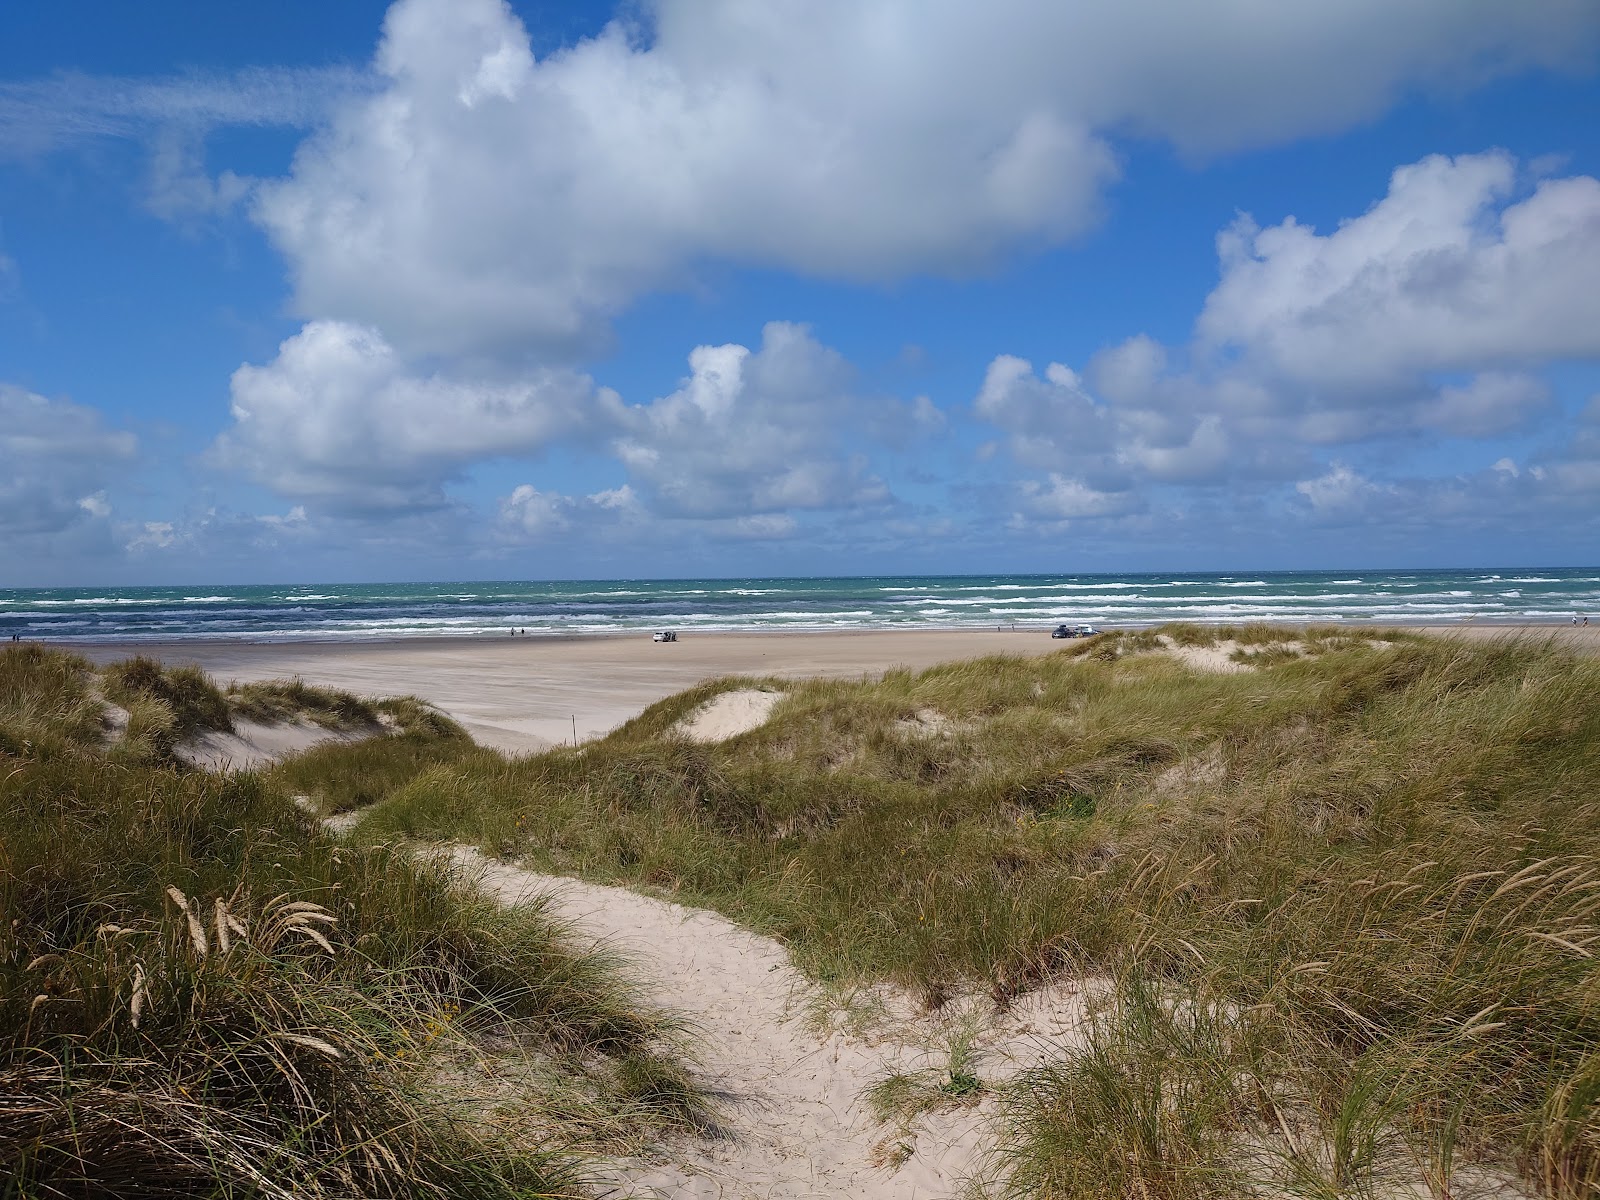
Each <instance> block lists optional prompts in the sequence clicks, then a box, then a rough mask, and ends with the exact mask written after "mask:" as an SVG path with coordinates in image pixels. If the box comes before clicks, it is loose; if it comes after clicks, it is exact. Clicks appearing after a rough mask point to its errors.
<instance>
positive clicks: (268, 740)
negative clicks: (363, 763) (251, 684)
mask: <svg viewBox="0 0 1600 1200" xmlns="http://www.w3.org/2000/svg"><path fill="white" fill-rule="evenodd" d="M373 734H374V731H373V730H371V729H354V730H351V729H326V728H324V727H323V726H321V725H314V724H312V723H311V722H310V721H284V722H280V723H276V724H271V725H267V724H263V723H261V722H259V721H241V720H235V721H234V723H233V732H232V733H222V732H221V731H218V730H206V731H205V732H202V733H198V734H196V735H194V736H193V737H191V738H188V739H186V740H185V741H184V742H182V743H181V744H180V745H178V746H177V747H175V748H174V751H173V752H174V753H175V754H176V755H177V756H178V757H179V758H181V759H183V761H184V762H186V763H188V764H189V765H190V766H191V767H199V768H200V769H201V770H203V771H213V772H222V771H249V770H253V769H254V768H256V767H265V766H270V765H271V764H272V763H275V762H277V761H278V760H279V759H283V758H288V757H289V756H290V755H292V754H300V753H302V752H303V751H306V750H309V749H311V748H312V747H313V746H320V745H322V744H323V743H325V742H359V741H363V740H364V739H366V738H369V737H372V736H373Z"/></svg>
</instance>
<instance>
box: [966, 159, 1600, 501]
mask: <svg viewBox="0 0 1600 1200" xmlns="http://www.w3.org/2000/svg"><path fill="white" fill-rule="evenodd" d="M1218 248H1219V253H1220V265H1221V275H1220V279H1219V281H1218V283H1217V286H1216V288H1215V289H1214V290H1213V291H1212V293H1211V295H1210V296H1209V297H1208V298H1207V300H1206V303H1205V305H1204V308H1203V310H1202V311H1201V313H1200V314H1199V316H1198V318H1197V320H1196V325H1195V340H1194V342H1193V344H1192V345H1191V346H1189V347H1186V348H1183V349H1182V350H1178V351H1173V350H1169V349H1168V348H1167V347H1164V346H1161V345H1160V344H1158V343H1156V342H1154V341H1153V340H1151V339H1149V338H1147V337H1135V338H1132V339H1130V340H1129V341H1127V342H1125V343H1123V344H1121V345H1119V346H1115V347H1111V348H1109V349H1108V350H1106V351H1104V352H1102V353H1101V354H1099V355H1097V356H1096V357H1095V358H1094V359H1093V360H1092V361H1091V362H1090V363H1089V364H1088V367H1087V368H1086V370H1085V371H1084V372H1083V374H1081V375H1080V374H1079V373H1078V372H1077V371H1074V370H1072V369H1071V368H1069V367H1067V366H1065V365H1062V364H1059V363H1053V364H1050V365H1049V366H1048V367H1047V369H1046V370H1045V371H1044V373H1043V375H1042V376H1041V375H1039V374H1037V373H1036V372H1035V371H1034V369H1033V367H1032V365H1031V364H1029V363H1027V362H1024V361H1022V360H1020V359H1016V358H1013V357H1010V356H1005V355H1002V356H1000V357H998V358H996V359H995V360H994V362H993V363H992V364H991V365H990V368H989V372H988V375H987V377H986V379H985V382H984V385H983V388H982V389H981V391H980V393H979V395H978V397H977V400H976V405H975V408H976V412H977V415H978V416H979V417H981V418H983V419H984V420H986V421H988V422H989V423H991V424H993V425H994V426H996V427H997V428H998V429H1000V430H1001V431H1002V432H1003V433H1004V434H1005V435H1006V441H1005V444H1006V446H1007V447H1008V449H1009V451H1010V453H1011V456H1012V457H1013V458H1014V459H1015V460H1016V461H1017V462H1018V463H1020V464H1021V465H1023V466H1025V467H1030V468H1034V469H1042V470H1046V471H1048V472H1050V473H1051V474H1050V476H1049V479H1050V482H1049V483H1048V485H1046V484H1043V483H1032V484H1030V485H1027V486H1025V487H1024V488H1023V489H1022V491H1021V493H1020V496H1019V503H1021V504H1023V506H1024V507H1025V508H1029V509H1032V510H1040V509H1041V506H1042V508H1043V509H1044V510H1048V509H1050V508H1051V505H1050V504H1046V503H1044V499H1045V498H1046V497H1066V498H1067V499H1068V500H1070V501H1072V503H1071V504H1070V505H1067V507H1075V509H1076V511H1077V512H1078V514H1079V515H1093V514H1094V513H1096V512H1100V511H1105V512H1110V511H1118V510H1119V505H1118V504H1116V503H1113V502H1112V501H1111V500H1096V501H1089V500H1085V499H1084V497H1085V496H1092V495H1098V494H1100V493H1104V494H1106V495H1108V496H1111V497H1116V496H1119V495H1123V494H1124V493H1130V492H1131V491H1133V490H1134V489H1148V488H1150V487H1156V486H1160V485H1164V484H1171V483H1190V484H1221V483H1230V482H1232V483H1237V482H1239V481H1241V480H1244V479H1249V478H1255V479H1258V480H1272V479H1274V478H1276V479H1279V480H1285V479H1289V480H1298V483H1297V486H1296V487H1295V489H1294V492H1295V494H1297V495H1298V497H1299V498H1300V499H1301V500H1302V501H1303V503H1305V504H1306V505H1307V506H1308V508H1309V511H1310V512H1311V513H1312V514H1313V515H1315V516H1317V517H1318V518H1332V517H1335V516H1342V517H1344V518H1354V517H1358V516H1361V515H1363V514H1365V515H1370V514H1371V512H1373V511H1375V510H1376V509H1377V508H1379V507H1382V506H1384V505H1386V504H1387V505H1391V506H1392V505H1395V504H1398V503H1400V502H1401V501H1402V500H1404V501H1407V502H1410V503H1413V504H1414V505H1416V506H1419V507H1418V511H1432V508H1430V506H1434V507H1437V509H1438V511H1440V512H1444V511H1448V512H1449V513H1450V514H1451V515H1452V516H1457V517H1459V516H1460V515H1461V514H1462V513H1463V512H1465V511H1467V510H1468V509H1470V508H1471V507H1472V505H1471V504H1470V503H1468V502H1467V501H1466V500H1465V499H1464V498H1463V497H1464V496H1466V495H1468V494H1470V493H1471V492H1472V491H1474V490H1475V491H1476V492H1477V493H1478V494H1479V495H1481V496H1482V497H1483V501H1484V502H1483V505H1481V506H1480V515H1481V511H1482V510H1484V509H1487V508H1489V507H1494V506H1499V508H1500V511H1502V512H1503V511H1507V510H1506V509H1505V505H1506V504H1507V503H1508V498H1515V499H1516V500H1517V508H1516V511H1518V512H1522V513H1524V515H1525V514H1526V512H1527V505H1528V504H1531V503H1533V502H1534V501H1535V500H1537V499H1538V498H1539V497H1541V496H1542V497H1543V498H1544V501H1545V502H1546V503H1547V504H1551V505H1559V504H1562V503H1569V502H1571V501H1573V500H1575V499H1577V498H1578V497H1580V496H1588V495H1590V494H1591V493H1592V492H1593V491H1594V490H1595V485H1596V483H1597V482H1600V481H1597V480H1596V478H1595V476H1596V472H1595V471H1594V470H1593V469H1592V465H1590V464H1591V460H1592V458H1593V457H1594V455H1593V451H1594V448H1595V447H1594V445H1593V442H1594V439H1593V436H1592V434H1591V433H1590V432H1589V431H1588V425H1587V423H1585V422H1586V421H1587V419H1585V422H1580V423H1579V424H1578V425H1576V426H1568V427H1566V431H1565V433H1561V432H1560V430H1561V428H1562V423H1561V420H1560V416H1559V413H1557V411H1556V406H1555V404H1554V401H1553V398H1552V389H1551V387H1550V384H1549V381H1548V379H1547V378H1546V375H1545V372H1546V370H1547V368H1549V367H1550V366H1552V365H1554V364H1558V363H1561V362H1595V361H1597V360H1600V289H1597V288H1596V287H1595V285H1594V280H1596V279H1600V181H1597V180H1595V179H1593V178H1590V177H1588V176H1574V177H1570V178H1564V179H1528V178H1526V177H1525V176H1522V175H1519V172H1518V168H1517V164H1516V162H1515V161H1514V160H1513V159H1512V158H1511V157H1510V156H1508V155H1506V154H1503V153H1489V154H1482V155H1472V156H1463V157H1460V158H1454V159H1452V158H1446V157H1442V156H1434V157H1430V158H1427V159H1424V160H1422V161H1421V162H1418V163H1415V164H1412V165H1409V166H1405V167H1402V168H1400V169H1399V170H1397V171H1395V172H1394V175H1393V178H1392V179H1391V181H1390V186H1389V190H1388V193H1387V195H1385V196H1384V197H1383V198H1382V199H1381V200H1379V201H1378V202H1377V203H1376V204H1374V205H1373V206H1372V207H1371V208H1370V209H1369V210H1368V211H1367V212H1365V213H1363V214H1362V215H1360V216H1358V217H1355V218H1353V219H1350V220H1347V221H1345V222H1343V223H1341V224H1340V225H1339V226H1338V228H1336V229H1334V230H1332V231H1329V232H1326V233H1319V232H1318V231H1317V230H1315V229H1312V228H1309V227H1307V226H1305V225H1302V224H1300V223H1298V222H1297V221H1295V220H1294V219H1293V218H1292V217H1291V218H1287V219H1285V220H1283V221H1281V222H1280V223H1279V224H1277V225H1274V226H1271V227H1268V228H1261V227H1259V226H1257V225H1256V224H1255V223H1254V222H1253V221H1252V220H1250V219H1249V218H1247V217H1246V218H1241V220H1240V221H1239V222H1238V223H1237V224H1235V225H1234V226H1233V227H1232V228H1230V229H1228V230H1225V231H1224V232H1223V234H1222V235H1221V236H1220V237H1219V239H1218ZM1541 422H1544V423H1545V424H1546V425H1548V426H1550V430H1549V432H1550V433H1551V435H1552V437H1554V438H1555V441H1554V442H1553V443H1551V444H1547V445H1546V447H1545V448H1544V450H1542V451H1541V455H1542V457H1543V460H1544V461H1542V462H1541V463H1536V464H1534V466H1533V469H1531V470H1529V471H1527V472H1522V471H1520V470H1518V469H1517V468H1516V465H1515V464H1513V463H1510V462H1509V460H1507V463H1506V464H1505V465H1504V466H1502V467H1500V468H1499V469H1496V470H1492V471H1491V470H1488V469H1487V468H1486V473H1485V474H1484V475H1483V476H1482V477H1481V478H1479V479H1478V480H1476V482H1475V483H1474V484H1473V485H1472V486H1471V487H1467V486H1466V485H1461V484H1459V481H1457V482H1455V483H1447V482H1437V483H1434V484H1427V483H1425V482H1422V481H1417V482H1415V484H1414V486H1409V487H1408V488H1398V489H1397V488H1396V487H1393V486H1390V485H1389V484H1382V483H1375V482H1373V481H1372V480H1370V479H1368V478H1366V477H1365V476H1363V475H1362V474H1361V473H1360V472H1359V471H1358V470H1357V469H1356V468H1355V467H1354V466H1353V465H1352V464H1351V463H1350V462H1348V461H1346V460H1345V459H1344V458H1335V459H1332V460H1328V461H1325V462H1319V455H1320V454H1321V453H1322V452H1324V451H1330V450H1331V451H1337V452H1340V453H1343V454H1345V455H1348V454H1349V453H1350V452H1351V451H1352V450H1357V451H1358V450H1360V449H1361V448H1362V447H1372V446H1380V445H1383V444H1385V443H1388V444H1391V445H1393V444H1397V443H1398V442H1399V441H1403V440H1405V439H1416V438H1425V437H1450V438H1460V439H1482V438H1489V437H1494V436H1498V435H1503V434H1506V433H1511V432H1519V431H1526V430H1530V429H1532V428H1535V427H1536V426H1538V425H1539V424H1540V423H1541ZM1562 438H1565V441H1562V440H1561V439H1562ZM1341 448H1342V450H1341ZM1508 467H1509V469H1507V468H1508ZM1055 507H1056V508H1061V507H1062V505H1061V504H1056V505H1055Z"/></svg>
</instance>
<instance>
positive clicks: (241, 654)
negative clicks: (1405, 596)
mask: <svg viewBox="0 0 1600 1200" xmlns="http://www.w3.org/2000/svg"><path fill="white" fill-rule="evenodd" d="M1213 624H1218V625H1220V624H1225V622H1215V623H1213ZM1364 628H1371V627H1364ZM1377 628H1389V629H1407V630H1412V631H1417V632H1426V633H1430V634H1434V635H1436V636H1463V637H1469V638H1473V639H1475V640H1476V639H1482V638H1494V637H1511V638H1515V637H1537V638H1541V639H1543V638H1554V639H1556V640H1557V641H1558V642H1560V643H1562V644H1564V645H1568V646H1571V647H1572V648H1574V649H1576V650H1577V651H1578V652H1579V653H1585V654H1591V653H1600V625H1594V626H1589V627H1587V628H1582V627H1573V626H1571V625H1558V624H1551V625H1543V624H1539V625H1532V624H1526V623H1523V624H1510V623H1505V624H1500V623H1495V624H1488V623H1481V622H1474V623H1462V624H1453V625H1433V626H1420V625H1386V626H1377ZM42 644H45V645H51V646H54V647H56V648H60V649H64V650H69V651H72V652H74V653H77V654H81V655H83V656H84V657H86V658H89V659H91V660H92V661H94V662H97V663H106V662H110V661H113V660H116V659H119V658H126V657H129V656H131V655H135V654H148V655H152V656H154V657H158V658H160V659H162V660H163V661H165V662H167V663H171V664H174V665H192V666H197V667H199V668H200V669H201V670H203V671H205V672H206V673H207V674H209V675H210V676H211V677H212V678H213V679H215V680H216V681H217V683H218V684H219V685H222V686H226V685H227V684H229V683H231V682H238V683H250V682H256V681H259V680H265V679H283V678H295V677H298V678H301V679H303V680H305V681H306V682H307V683H310V684H315V685H320V686H324V687H332V688H338V689H341V690H344V691H349V692H354V693H355V694H357V695H361V696H404V695H415V696H420V697H422V698H423V699H425V700H427V701H429V702H430V703H432V704H434V705H436V706H437V707H438V708H440V709H441V710H442V711H444V712H445V713H447V714H448V715H449V716H450V717H452V718H453V719H455V720H456V721H458V722H460V723H461V725H463V726H464V727H465V728H466V729H467V731H468V732H469V733H470V734H471V735H472V736H473V738H474V739H475V740H476V741H478V742H479V743H480V744H482V745H485V746H490V747H493V748H495V749H498V750H502V751H505V752H507V753H512V754H526V753H532V752H537V751H539V750H543V749H547V748H549V747H551V746H553V745H558V744H562V743H566V744H571V743H572V742H574V741H575V740H576V741H580V742H581V741H587V740H590V739H592V738H595V737H599V736H602V735H604V734H605V733H607V732H609V731H610V730H612V729H614V728H616V727H617V726H618V725H620V724H622V723H623V722H625V721H627V720H630V719H631V718H633V717H635V716H637V715H638V714H639V713H641V712H643V711H644V710H645V709H646V708H648V707H650V705H652V704H654V703H656V702H657V701H659V700H663V699H665V698H666V697H668V696H671V695H674V694H676V693H678V692H681V691H683V690H685V689H687V688H690V687H694V686H695V685H697V684H700V683H703V682H705V681H707V680H710V679H716V678H720V677H723V676H730V675H732V676H750V677H754V678H777V679H806V678H832V679H859V678H862V677H865V676H873V677H876V676H880V675H882V674H883V673H884V672H885V671H888V670H891V669H895V668H905V669H909V670H913V671H920V670H926V669H927V668H929V667H933V666H937V665H939V664H941V663H948V662H958V661H962V660H966V659H973V658H983V657H988V656H992V655H1008V656H1025V657H1036V656H1040V655H1044V654H1049V653H1051V652H1052V651H1055V650H1059V649H1061V648H1062V647H1063V646H1065V645H1070V644H1072V643H1068V642H1062V641H1057V640H1055V639H1052V638H1051V637H1050V636H1049V631H1048V628H1047V627H1019V628H1016V629H1012V628H1010V627H1006V628H1003V629H1000V630H996V629H995V628H992V627H991V628H988V629H972V628H965V629H918V630H905V629H894V630H882V629H878V630H873V629H851V630H835V631H827V632H822V631H818V632H800V631H794V630H773V629H767V630H760V631H749V632H738V633H733V632H726V633H722V632H718V633H711V632H707V633H704V634H701V635H698V636H695V635H693V634H690V635H688V636H686V637H685V638H684V640H681V641H678V642H670V643H657V642H652V641H651V640H650V639H649V637H648V636H647V633H646V632H645V631H640V632H636V633H626V634H624V633H605V634H584V635H570V636H555V637H539V636H534V635H532V634H530V635H528V636H526V637H516V638H513V637H511V636H509V635H503V636H475V637H429V638H392V639H388V640H385V641H361V642H348V641H332V640H318V641H312V642H243V641H238V642H223V641H210V640H207V641H198V640H196V641H189V642H172V641H168V642H101V643H93V644H84V643H76V644H75V643H67V642H44V643H42Z"/></svg>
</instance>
